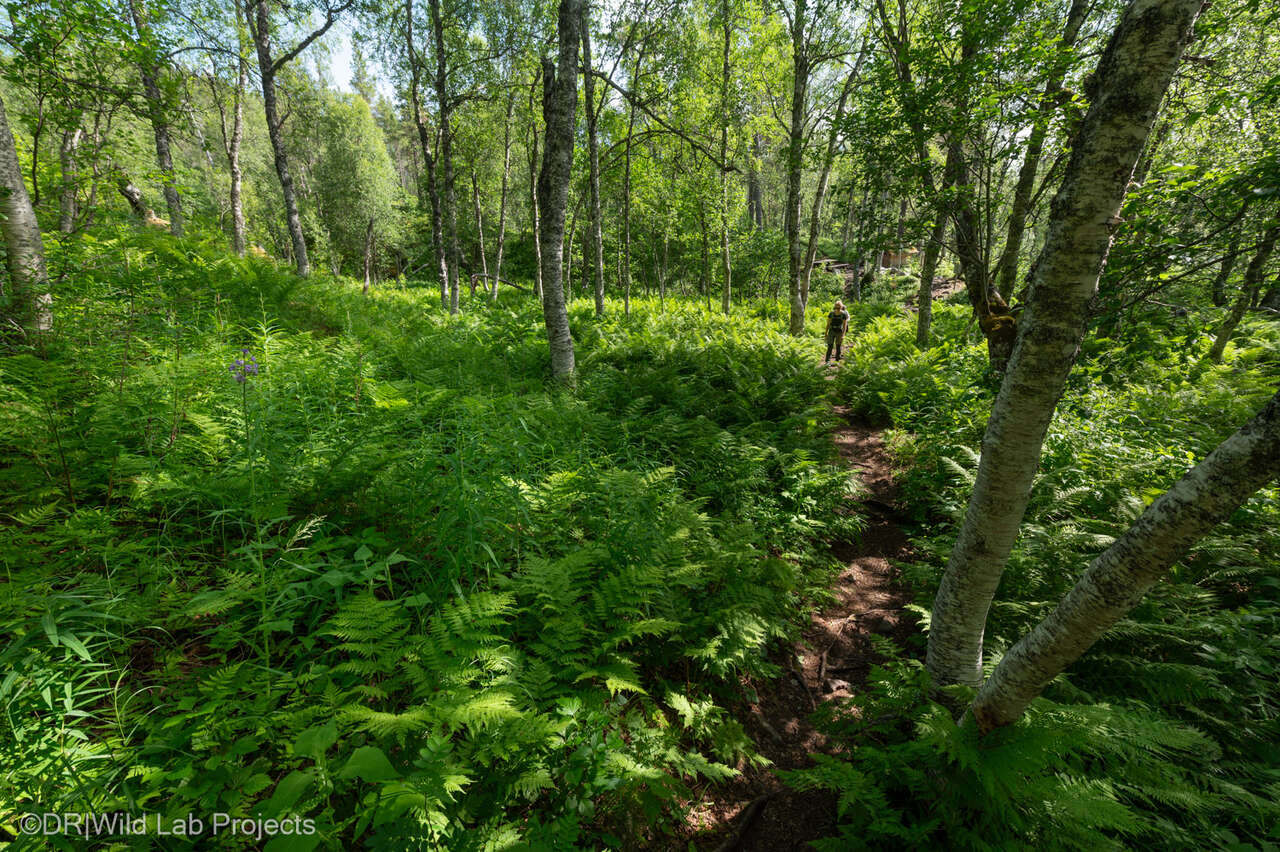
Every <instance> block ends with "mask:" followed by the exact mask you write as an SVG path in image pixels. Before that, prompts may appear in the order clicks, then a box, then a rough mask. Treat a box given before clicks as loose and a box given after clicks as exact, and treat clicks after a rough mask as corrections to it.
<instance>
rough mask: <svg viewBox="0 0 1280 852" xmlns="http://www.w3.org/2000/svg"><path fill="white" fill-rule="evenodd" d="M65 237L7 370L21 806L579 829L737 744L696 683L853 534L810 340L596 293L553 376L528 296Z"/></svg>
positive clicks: (509, 834)
mask: <svg viewBox="0 0 1280 852" xmlns="http://www.w3.org/2000/svg"><path fill="white" fill-rule="evenodd" d="M77 250H78V251H80V252H83V253H84V254H83V255H80V256H76V257H65V258H58V259H57V260H56V261H55V262H57V263H59V264H63V263H66V264H76V265H77V266H81V267H82V268H84V269H85V270H86V271H85V272H84V274H82V275H79V276H77V277H75V278H74V279H68V284H67V286H66V288H65V290H64V291H63V295H62V296H61V298H60V300H59V303H58V304H59V308H58V321H59V323H58V328H59V334H58V336H57V337H56V338H54V339H52V340H50V341H49V342H48V345H49V352H48V358H47V360H45V359H41V358H38V357H36V356H35V355H33V354H24V353H18V352H11V353H10V354H8V355H6V356H5V357H4V359H3V362H2V365H0V370H2V371H3V372H2V376H3V378H2V379H0V393H3V398H2V399H0V412H3V417H4V430H3V434H4V448H3V453H2V457H3V459H4V465H3V468H0V483H2V485H0V493H3V494H4V495H5V496H4V506H3V509H2V511H3V512H4V514H5V516H6V518H7V521H6V523H5V524H4V525H3V527H0V535H2V537H3V538H2V539H0V562H3V564H4V566H5V572H6V580H7V584H6V592H7V593H6V595H5V597H4V603H3V609H2V610H0V612H2V615H0V624H2V625H3V630H4V632H5V633H6V634H8V635H9V636H11V637H13V641H11V642H9V643H7V644H6V646H5V648H4V650H3V652H2V653H3V657H2V658H0V661H2V665H3V670H4V671H5V673H6V674H5V677H4V679H3V682H2V683H0V701H2V702H3V707H4V708H5V712H4V714H3V717H2V718H3V722H2V723H0V724H3V726H4V735H3V736H0V743H2V744H3V745H2V748H3V749H4V754H3V756H2V757H0V765H2V766H3V767H4V768H3V778H4V787H5V790H6V792H5V793H4V796H5V797H6V799H7V802H8V805H9V806H10V807H13V808H15V809H17V810H25V809H27V808H31V809H36V810H39V811H42V812H43V811H55V812H72V811H76V812H79V811H86V812H87V811H97V812H107V811H110V810H112V809H114V808H121V809H133V810H140V811H156V812H160V813H162V814H164V815H165V816H166V817H168V816H169V815H176V816H181V815H183V814H185V813H187V812H188V811H197V812H215V811H222V812H228V813H232V814H238V815H246V816H247V815H260V816H266V817H271V816H281V815H284V814H286V813H287V814H297V815H300V816H306V817H311V818H314V819H315V820H316V823H317V826H318V828H319V834H318V835H317V837H316V838H314V839H315V840H316V841H321V842H322V844H323V846H324V848H335V849H342V848H356V847H358V846H361V845H362V844H363V845H369V846H372V847H375V848H389V847H391V848H394V847H397V846H399V845H401V844H408V843H410V842H411V839H414V838H416V839H417V841H421V842H422V843H424V844H426V845H427V846H446V847H448V848H451V849H464V848H481V847H486V844H490V845H491V844H497V845H499V846H501V845H503V844H504V843H508V842H513V841H514V840H516V839H517V838H524V839H525V840H527V841H530V842H540V843H543V844H545V845H549V846H553V847H555V848H570V847H572V846H575V845H579V846H581V847H583V848H595V847H597V846H599V845H617V844H619V843H621V842H622V841H621V840H620V839H619V838H622V837H634V836H637V833H638V832H639V833H646V832H648V831H650V829H649V828H646V827H648V826H653V828H652V829H651V830H652V831H654V832H658V833H660V832H662V831H663V828H662V825H663V824H669V822H670V820H669V818H666V817H662V816H661V814H662V813H663V812H664V811H666V810H667V809H670V808H671V807H673V805H674V801H675V797H676V796H677V794H679V793H681V792H682V791H683V790H685V781H686V780H688V779H692V778H694V777H698V776H701V777H706V778H724V777H726V776H728V775H730V774H732V773H733V772H734V771H735V770H734V769H733V768H732V767H733V766H734V765H735V764H736V763H737V762H738V761H739V760H740V759H742V758H748V759H750V756H751V755H752V754H753V753H754V752H753V747H752V744H751V743H750V742H749V740H748V739H747V738H746V737H745V735H744V733H743V731H742V729H741V728H740V727H739V726H738V724H737V723H736V722H734V721H733V720H732V719H730V718H729V717H727V716H726V715H725V714H724V712H723V711H722V710H721V709H720V708H719V707H718V706H717V705H716V703H714V699H715V696H716V694H717V692H718V688H717V687H716V684H720V683H728V682H731V681H732V680H733V679H734V678H735V677H736V676H737V675H740V674H743V673H757V674H767V673H769V672H771V671H772V667H771V665H770V664H769V663H767V662H766V660H765V657H764V652H765V650H766V648H767V647H768V646H769V643H770V640H773V639H775V638H777V637H781V636H784V635H787V634H788V633H789V631H791V630H792V629H793V628H792V626H791V625H793V624H794V621H795V616H796V615H797V613H798V611H799V606H800V604H801V596H802V593H803V592H804V591H805V589H806V588H807V587H808V586H810V585H811V584H813V583H814V582H815V581H820V580H821V579H822V577H824V576H825V570H824V569H825V566H826V565H827V564H828V562H827V560H825V559H824V558H822V557H820V555H818V554H817V553H815V551H814V549H813V547H814V542H815V537H820V536H823V535H827V534H834V533H835V532H841V533H843V534H848V533H849V532H851V531H852V529H853V525H855V524H856V521H855V520H854V519H850V518H840V517H837V515H836V513H835V511H834V510H835V507H836V506H837V505H838V504H839V502H840V500H841V498H842V495H843V494H844V492H845V489H846V483H847V474H846V473H845V472H844V471H842V470H839V469H837V468H835V467H832V466H831V465H830V464H828V460H829V458H830V456H831V449H830V445H829V443H828V442H827V441H826V438H825V435H824V429H825V428H826V427H827V425H828V422H829V414H827V413H826V410H825V406H824V405H823V402H822V396H823V391H824V389H825V383H824V382H823V380H822V377H821V375H820V372H819V370H818V369H817V368H816V366H815V365H814V363H813V358H812V355H813V352H812V346H813V344H807V343H804V342H798V341H795V340H793V339H791V338H789V337H786V336H784V335H783V334H782V333H780V331H778V330H777V329H776V328H775V327H773V326H774V325H775V324H774V323H769V322H765V321H760V320H754V319H749V318H743V319H740V320H738V321H736V322H735V323H733V324H732V325H728V324H725V323H723V322H722V321H720V320H718V319H715V318H713V317H710V316H708V315H707V314H705V313H704V312H703V311H702V310H701V309H700V308H699V307H698V306H696V305H692V306H691V305H675V306H671V307H670V308H669V309H668V310H667V311H666V312H659V311H658V310H657V306H656V304H648V303H638V304H637V305H635V307H634V310H633V313H632V316H630V317H621V316H613V317H612V318H610V319H607V320H604V321H599V322H597V321H596V320H594V318H593V317H592V315H591V310H590V305H589V304H586V303H583V304H581V305H575V306H574V307H573V311H572V314H573V316H574V319H575V327H576V329H577V331H578V334H579V338H580V346H581V349H582V351H583V359H584V361H585V363H586V365H588V366H587V368H586V369H584V376H583V381H582V383H581V385H580V386H579V388H578V391H577V393H576V395H569V394H565V393H562V392H559V391H555V390H549V389H548V388H547V387H546V385H545V383H544V382H545V379H544V376H545V361H546V351H545V344H544V342H543V338H542V332H541V329H540V325H539V314H540V311H539V309H538V307H537V305H536V303H535V302H534V301H533V300H530V299H528V298H527V297H523V296H520V295H519V294H512V296H511V297H510V298H508V297H506V296H504V298H503V299H501V300H499V301H498V302H496V303H488V302H486V301H483V300H477V301H476V302H475V303H474V304H473V305H471V306H470V307H469V308H468V311H467V313H466V314H464V315H463V316H461V317H455V318H449V317H448V316H447V315H446V314H443V313H441V312H440V311H439V309H438V308H436V307H433V306H432V302H433V300H432V299H429V298H427V295H428V294H429V293H430V291H429V290H413V289H411V290H403V291H400V290H389V291H382V292H380V293H379V295H378V296H377V297H376V298H375V299H372V300H367V299H363V298H361V297H359V295H358V292H357V291H356V290H355V289H354V288H353V287H352V286H351V285H350V284H339V283H338V282H336V281H331V280H312V281H303V280H301V279H297V278H295V277H293V276H292V275H289V274H285V273H281V272H279V271H277V270H276V269H275V268H274V267H273V266H271V265H269V264H266V263H262V262H257V261H252V260H241V259H239V258H236V257H234V256H228V255H225V254H223V253H221V252H220V251H217V250H213V249H211V248H209V247H206V246H204V245H201V244H197V243H194V242H190V241H188V242H183V243H176V242H173V241H171V240H170V238H168V237H167V236H165V235H151V234H135V235H126V236H111V237H109V238H108V237H102V238H95V237H85V238H84V239H83V241H81V242H80V243H78V244H77ZM90 255H93V256H96V257H97V258H99V261H98V262H97V263H96V264H90V263H88V262H86V261H87V257H88V256H90ZM104 261H105V262H104ZM815 322H817V319H816V318H815ZM249 359H253V361H254V362H255V363H256V364H257V365H258V366H259V369H258V370H257V371H256V374H255V371H253V370H248V371H247V372H248V375H245V373H246V370H245V369H244V368H243V367H241V368H237V366H236V363H235V362H236V361H241V362H248V360H249ZM238 375H239V376H241V377H243V378H245V381H243V382H239V381H237V376H238ZM73 840H74V838H72V839H71V840H67V839H66V838H64V839H63V843H64V845H65V844H66V843H69V842H72V841H73ZM139 842H142V841H141V840H140V841H139ZM305 845H306V844H303V843H294V844H292V845H290V844H289V843H286V842H285V841H284V840H283V839H278V840H275V841H273V842H272V844H271V845H270V846H269V848H272V849H278V848H295V847H298V848H302V847H303V846H305ZM68 848H70V847H68ZM486 848H487V847H486Z"/></svg>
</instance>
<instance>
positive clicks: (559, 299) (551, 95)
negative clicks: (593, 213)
mask: <svg viewBox="0 0 1280 852" xmlns="http://www.w3.org/2000/svg"><path fill="white" fill-rule="evenodd" d="M582 2H583V0H560V8H559V14H558V20H557V22H556V32H557V35H558V39H559V48H560V49H559V53H558V56H557V62H556V63H555V64H552V62H551V60H549V59H544V60H543V61H542V77H543V83H542V86H543V88H542V92H543V95H542V117H543V122H544V124H545V125H546V144H545V150H544V152H543V155H542V171H541V173H540V174H539V175H538V206H539V208H540V210H541V216H542V221H541V222H540V223H539V225H540V227H539V229H538V242H539V243H541V245H542V292H543V299H542V313H543V317H544V319H545V320H546V325H547V342H548V344H549V345H550V348H551V375H552V378H554V379H556V380H557V381H560V382H565V383H570V384H571V383H572V382H573V379H574V376H573V373H574V358H573V337H572V336H571V334H570V332H569V314H568V312H567V311H566V310H565V303H564V290H563V288H562V282H561V278H560V275H561V271H562V264H563V252H564V214H565V207H566V205H567V204H568V200H569V179H570V177H571V176H572V175H571V172H572V167H573V137H574V120H575V118H576V113H577V109H578V45H579V44H580V43H581V41H582V32H581V30H580V27H581V24H582Z"/></svg>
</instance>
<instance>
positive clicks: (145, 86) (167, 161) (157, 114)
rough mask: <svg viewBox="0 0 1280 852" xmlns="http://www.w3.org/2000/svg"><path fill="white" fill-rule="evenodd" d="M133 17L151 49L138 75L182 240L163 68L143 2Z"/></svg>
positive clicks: (132, 1)
mask: <svg viewBox="0 0 1280 852" xmlns="http://www.w3.org/2000/svg"><path fill="white" fill-rule="evenodd" d="M129 14H130V16H131V17H132V18H133V26H134V29H135V30H136V31H137V34H138V41H139V42H141V43H142V44H144V45H146V46H147V48H148V52H147V53H146V54H145V55H144V58H143V59H142V60H141V61H140V62H139V63H138V73H139V76H141V77H142V90H143V92H144V93H145V94H146V96H147V114H148V117H149V118H150V119H151V130H152V133H153V135H154V136H155V140H156V164H157V165H158V166H160V174H161V176H162V178H163V180H164V201H165V204H166V206H167V207H168V208H169V231H170V232H171V233H172V234H173V235H174V236H175V237H180V236H182V198H181V196H179V195H178V187H177V186H176V185H175V183H174V174H173V153H172V151H171V147H172V146H171V143H170V140H169V122H168V120H167V119H166V117H165V98H164V95H162V94H161V92H160V84H159V78H160V68H159V65H158V64H157V63H156V62H155V60H154V58H153V57H152V51H153V50H154V48H155V45H154V44H152V43H151V28H150V25H149V24H148V23H147V10H146V9H145V8H144V7H143V6H142V0H129Z"/></svg>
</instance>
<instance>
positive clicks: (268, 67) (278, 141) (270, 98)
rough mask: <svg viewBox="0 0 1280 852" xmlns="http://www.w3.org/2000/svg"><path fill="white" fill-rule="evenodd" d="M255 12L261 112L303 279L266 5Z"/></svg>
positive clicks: (307, 268) (305, 271) (302, 243)
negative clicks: (265, 120) (260, 84)
mask: <svg viewBox="0 0 1280 852" xmlns="http://www.w3.org/2000/svg"><path fill="white" fill-rule="evenodd" d="M256 9H257V12H256V16H257V25H256V26H255V27H253V43H254V47H255V48H256V49H257V52H258V71H259V74H260V76H261V78H262V109H263V112H264V113H265V114H266V118H267V136H268V137H269V138H270V140H271V150H272V152H273V153H274V154H275V165H276V177H278V178H279V179H280V194H281V195H282V196H284V215H285V223H286V224H287V225H288V227H289V241H290V243H291V244H292V246H293V260H294V266H295V268H296V269H297V271H298V274H299V275H303V276H306V275H310V274H311V261H310V259H309V258H308V257H307V240H306V237H304V236H303V233H302V218H301V217H300V216H299V215H298V199H297V196H296V195H295V193H294V190H293V176H292V175H291V174H290V173H289V154H288V151H287V150H286V149H285V143H284V134H283V133H282V132H281V130H282V128H281V126H280V124H281V120H280V110H279V107H278V105H277V103H276V68H275V66H274V65H273V62H272V59H271V20H270V18H269V17H268V15H267V4H266V3H265V2H259V3H258V4H257V6H256Z"/></svg>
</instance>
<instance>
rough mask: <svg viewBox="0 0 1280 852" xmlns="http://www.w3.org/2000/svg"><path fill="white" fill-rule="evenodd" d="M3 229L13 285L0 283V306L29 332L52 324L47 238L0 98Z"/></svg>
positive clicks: (0, 214) (0, 219) (0, 224)
mask: <svg viewBox="0 0 1280 852" xmlns="http://www.w3.org/2000/svg"><path fill="white" fill-rule="evenodd" d="M0 230H2V231H3V232H4V244H5V251H6V256H5V259H6V261H7V263H6V265H7V266H8V268H9V280H10V282H12V286H11V289H10V290H9V292H8V293H6V292H5V290H4V288H3V286H0V309H2V310H3V312H4V314H6V315H7V316H9V317H12V318H13V319H14V320H15V321H16V322H17V323H18V325H19V326H20V327H21V328H22V329H23V330H24V331H27V332H37V333H43V332H47V331H50V330H52V328H53V297H52V296H50V295H49V273H48V272H46V271H45V266H44V242H43V240H42V239H41V237H40V224H39V223H38V222H37V221H36V213H35V210H33V209H32V207H31V196H30V195H28V194H27V185H26V183H25V182H23V180H22V167H21V166H19V165H18V149H17V146H16V145H15V144H14V141H13V132H12V131H11V130H10V129H9V117H8V115H7V114H6V113H5V110H4V101H3V100H0Z"/></svg>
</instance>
